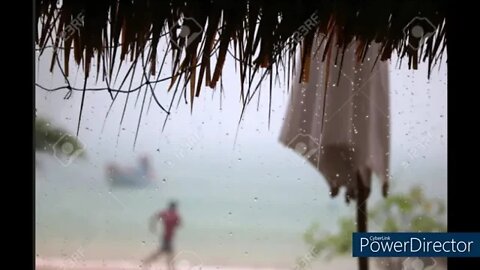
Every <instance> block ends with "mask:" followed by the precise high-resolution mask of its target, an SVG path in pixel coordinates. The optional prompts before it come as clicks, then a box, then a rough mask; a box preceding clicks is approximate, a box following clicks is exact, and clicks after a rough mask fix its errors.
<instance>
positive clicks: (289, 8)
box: [36, 0, 447, 104]
mask: <svg viewBox="0 0 480 270" xmlns="http://www.w3.org/2000/svg"><path fill="white" fill-rule="evenodd" d="M446 9H447V7H446V1H445V0H439V1H433V0H424V1H418V0H363V1H357V0H348V1H347V0H336V1H335V0H315V1H313V0H311V1H308V0H296V1H278V0H259V1H251V0H250V1H249V0H231V1H229V0H223V1H221V0H164V1H162V0H83V1H82V0H63V4H62V5H61V6H60V7H58V6H57V0H37V1H36V22H37V25H38V33H37V37H36V43H37V47H38V50H40V52H43V50H44V49H45V48H47V47H49V46H50V47H51V46H53V48H55V49H54V54H53V58H52V65H51V69H52V70H53V67H54V65H59V66H62V72H63V71H64V73H65V74H66V75H68V73H69V69H70V68H69V65H68V63H69V59H70V58H71V57H73V58H74V59H75V62H76V63H77V64H78V65H81V66H82V67H83V68H84V70H85V74H86V76H87V77H88V76H89V75H90V74H91V73H92V70H91V66H92V61H97V63H98V64H97V65H96V67H97V69H96V70H95V71H93V72H96V73H97V75H98V73H100V75H101V76H97V78H98V77H101V78H104V79H105V78H107V79H108V78H112V76H113V75H114V73H115V72H118V70H119V66H121V65H125V64H127V65H129V64H130V63H133V65H134V64H136V63H137V62H142V61H141V60H140V59H142V60H143V59H146V60H144V61H146V63H145V68H146V70H147V71H148V72H149V73H150V74H159V72H160V71H161V69H162V68H163V63H164V62H165V56H166V55H167V54H168V55H171V56H172V57H173V70H172V76H171V78H169V80H170V87H171V88H172V87H174V86H175V85H178V82H179V81H180V80H181V79H184V80H186V81H187V82H188V84H189V94H190V101H191V102H190V103H191V104H193V98H194V96H198V95H199V94H200V92H201V89H202V86H204V85H206V86H209V87H212V88H214V87H215V86H216V85H217V82H218V81H219V79H220V78H221V75H222V69H223V65H224V63H225V59H226V57H228V53H231V54H232V57H234V58H235V59H236V60H238V66H239V67H240V68H239V69H238V70H239V72H238V73H239V79H240V82H241V85H242V97H243V95H244V94H245V93H244V88H243V87H244V84H246V85H248V86H249V87H250V86H251V84H252V82H253V81H254V80H253V78H258V77H260V76H258V75H259V74H261V73H262V72H258V71H259V70H262V68H264V70H266V72H263V75H262V76H261V77H262V78H261V79H263V77H264V75H265V74H267V75H270V76H273V75H276V74H278V68H279V67H283V70H284V71H285V72H288V73H291V72H293V70H294V68H293V67H294V66H295V52H296V50H297V49H298V48H301V51H302V58H301V63H300V64H301V66H302V69H301V72H302V74H301V75H302V76H300V77H301V78H302V79H303V80H308V74H309V70H308V67H309V62H310V58H311V56H312V55H313V54H314V53H321V54H323V55H326V51H327V50H331V49H332V48H334V47H339V48H340V50H335V51H338V52H340V55H337V56H336V57H335V58H334V59H335V61H337V64H339V65H340V66H341V62H342V57H341V52H342V48H343V49H345V48H347V45H348V46H350V45H351V44H352V41H355V42H354V43H353V44H355V45H354V49H355V50H356V55H357V56H358V61H363V57H364V56H365V54H366V51H367V50H368V49H369V44H370V43H371V42H378V43H381V44H382V46H381V50H380V51H379V52H378V58H377V59H376V60H377V61H378V60H380V61H384V60H387V59H390V57H391V56H392V54H394V53H396V54H398V56H399V57H400V59H404V60H407V61H408V66H409V67H410V68H413V69H416V68H417V66H418V64H419V63H422V62H426V64H427V65H428V67H429V68H431V67H432V66H433V65H434V64H435V62H436V61H437V60H438V57H439V56H441V55H442V53H443V51H444V50H445V46H446V31H445V24H446V21H445V14H446ZM184 17H185V18H187V20H184V22H183V25H185V26H188V27H189V29H190V31H191V32H190V36H191V35H192V34H195V36H193V38H190V39H188V38H184V37H182V35H183V36H185V33H181V32H180V33H179V31H177V30H178V29H177V28H178V27H177V26H180V23H179V21H180V19H181V18H184ZM79 21H81V22H80V23H79ZM72 26H73V27H72ZM419 26H420V28H419ZM415 27H416V28H415ZM182 29H183V28H182ZM419 30H420V32H419ZM422 31H423V32H422ZM315 35H324V37H325V38H324V39H323V42H326V44H327V46H326V49H325V51H317V49H316V48H317V47H316V46H314V45H313V44H314V42H313V41H314V36H315ZM418 35H421V38H419V39H417V38H416V37H417V36H418ZM190 36H189V37H190ZM162 38H167V39H169V40H170V41H171V43H169V46H168V47H169V48H168V49H167V50H166V51H165V52H160V50H158V46H159V42H160V41H161V39H162ZM187 45H188V46H187ZM232 51H233V52H232ZM57 54H63V55H64V62H63V63H60V61H59V60H58V57H56V56H57ZM159 54H160V55H159ZM162 54H163V55H162ZM95 58H96V59H95ZM118 59H120V60H118ZM161 59H163V61H162V62H161V63H162V65H160V66H159V65H158V64H157V60H159V61H160V60H161ZM141 64H142V63H140V65H141ZM289 75H290V74H289ZM256 76H257V77H256ZM249 91H250V88H249V89H248V90H247V91H246V93H247V96H248V92H249Z"/></svg>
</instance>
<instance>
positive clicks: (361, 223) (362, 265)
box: [357, 173, 368, 270]
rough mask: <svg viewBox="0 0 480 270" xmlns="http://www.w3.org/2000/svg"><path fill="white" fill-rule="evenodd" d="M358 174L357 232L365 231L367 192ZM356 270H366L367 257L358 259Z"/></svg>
mask: <svg viewBox="0 0 480 270" xmlns="http://www.w3.org/2000/svg"><path fill="white" fill-rule="evenodd" d="M363 183H364V182H363V181H362V179H361V175H360V173H358V174H357V189H358V196H357V232H366V231H367V197H368V195H367V190H366V188H365V186H364V185H363ZM367 183H368V181H367ZM358 269H359V270H368V257H358Z"/></svg>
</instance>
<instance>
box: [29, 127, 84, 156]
mask: <svg viewBox="0 0 480 270" xmlns="http://www.w3.org/2000/svg"><path fill="white" fill-rule="evenodd" d="M65 146H69V147H70V148H69V149H67V150H68V151H67V152H66V151H65V149H63V148H65ZM83 147H84V146H83V144H82V143H81V142H80V141H79V140H78V139H77V138H76V137H75V136H74V135H71V134H70V133H69V132H67V131H65V130H63V129H62V128H59V127H55V126H52V125H51V124H50V123H49V121H47V120H46V119H44V118H40V117H36V118H35V151H37V152H46V153H50V154H59V155H68V153H72V152H76V151H78V150H82V149H83ZM77 153H79V156H80V157H84V156H85V152H84V151H78V152H77Z"/></svg>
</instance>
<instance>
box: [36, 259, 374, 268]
mask: <svg viewBox="0 0 480 270" xmlns="http://www.w3.org/2000/svg"><path fill="white" fill-rule="evenodd" d="M356 267H357V261H356V259H352V258H350V257H339V258H335V259H332V260H330V261H320V260H316V261H314V262H312V264H311V265H310V266H309V267H307V269H308V268H310V269H335V270H350V269H356ZM35 268H36V269H39V270H58V269H62V270H63V269H69V270H133V269H142V268H141V266H140V264H139V263H136V262H132V261H121V260H116V261H114V260H110V261H108V260H105V261H102V260H88V261H87V260H79V261H74V260H66V259H61V258H48V259H45V258H37V259H36V261H35ZM164 269H166V267H165V265H164V263H163V261H161V262H158V263H156V264H154V265H152V266H151V267H150V270H164ZM200 269H202V270H219V269H223V270H287V269H290V268H287V267H285V268H279V267H275V268H271V267H248V266H223V265H191V264H189V263H188V262H182V261H181V262H179V263H177V265H176V270H200ZM370 269H372V270H379V269H378V267H377V266H376V264H375V263H374V262H371V263H370Z"/></svg>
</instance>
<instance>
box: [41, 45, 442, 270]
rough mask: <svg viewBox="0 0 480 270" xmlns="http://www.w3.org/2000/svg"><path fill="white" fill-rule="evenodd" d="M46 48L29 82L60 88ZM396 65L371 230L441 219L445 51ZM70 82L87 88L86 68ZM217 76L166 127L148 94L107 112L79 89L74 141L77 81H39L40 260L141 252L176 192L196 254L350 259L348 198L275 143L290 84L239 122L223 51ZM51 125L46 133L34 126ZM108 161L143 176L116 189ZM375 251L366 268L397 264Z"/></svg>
mask: <svg viewBox="0 0 480 270" xmlns="http://www.w3.org/2000/svg"><path fill="white" fill-rule="evenodd" d="M45 53H46V54H48V53H49V52H45ZM50 53H51V52H50ZM50 59H51V58H50V57H49V56H48V55H47V56H46V57H42V60H41V61H38V62H37V63H36V70H37V72H36V82H37V83H38V84H40V85H42V86H44V87H47V88H55V87H57V86H60V85H64V81H63V77H62V76H61V75H59V73H58V72H57V73H56V74H57V75H58V76H57V75H55V76H52V75H51V73H50V72H49V66H50ZM395 63H397V59H392V60H391V65H390V93H391V95H390V97H391V112H390V115H391V137H390V138H391V153H390V158H391V160H390V168H391V169H390V170H391V172H392V180H391V189H390V190H391V196H390V198H389V199H387V200H384V199H382V198H381V196H380V194H381V192H379V185H378V182H377V181H375V180H376V179H374V181H373V183H374V184H373V190H372V193H371V196H370V199H369V207H370V209H371V210H372V213H371V216H372V217H371V218H370V221H369V230H370V231H383V230H387V231H402V230H403V231H439V230H440V231H441V230H445V228H446V209H445V207H444V206H445V204H446V202H447V166H446V165H447V134H446V125H447V115H446V112H447V107H446V106H447V69H446V63H445V59H444V60H443V62H442V63H440V64H439V66H436V67H435V70H433V71H432V75H431V78H430V79H429V80H427V70H426V68H427V67H426V65H420V67H419V70H415V71H414V70H408V68H407V67H404V66H402V67H398V66H396V65H395ZM167 64H168V63H167ZM72 66H73V63H72ZM165 76H168V74H165ZM69 79H70V80H71V82H73V83H74V84H75V85H76V86H78V87H81V86H83V80H82V79H83V74H82V72H81V70H80V71H78V72H77V73H75V72H71V75H70V77H69ZM90 81H91V82H89V84H90V86H92V87H93V86H94V85H95V84H94V83H95V80H94V79H91V80H90ZM222 83H223V91H220V89H216V90H211V89H204V90H202V91H205V92H203V94H202V95H200V97H199V98H197V99H196V100H195V104H194V106H193V111H192V112H190V106H189V105H186V104H184V102H183V101H181V102H180V104H179V105H178V106H177V101H175V102H174V105H173V109H172V113H171V114H170V115H169V116H168V121H167V122H166V125H165V128H164V130H163V131H162V126H163V124H164V120H165V117H166V114H165V113H164V112H163V111H162V110H161V109H160V108H159V107H158V106H157V105H156V104H155V102H151V105H149V97H150V95H147V96H145V93H144V91H139V92H136V93H132V94H130V95H128V96H127V95H126V94H120V95H119V96H118V98H117V100H116V101H115V103H114V104H113V105H112V107H111V111H110V112H109V113H108V116H107V111H108V110H109V107H110V103H111V98H110V95H109V94H108V93H107V92H106V91H97V92H95V91H93V92H87V93H86V95H85V101H84V109H83V113H82V119H81V125H80V129H79V135H78V138H75V133H76V130H77V125H78V116H79V108H80V104H81V101H82V92H77V91H73V92H72V93H71V95H67V94H68V93H67V91H66V90H59V91H46V90H43V89H40V88H38V87H37V88H36V115H37V133H40V135H38V134H37V150H38V151H37V155H36V165H37V166H36V183H35V188H36V191H35V192H36V199H35V200H36V204H35V210H36V211H35V213H36V243H35V245H36V253H37V254H36V256H37V261H44V262H49V261H54V260H57V261H63V262H64V264H65V262H68V263H80V262H86V261H94V260H105V261H127V262H132V264H135V263H138V262H139V260H140V259H142V258H143V257H145V256H146V255H147V254H148V253H150V252H151V251H152V250H154V249H156V248H157V246H158V236H156V235H153V234H151V233H150V232H149V231H148V223H147V222H148V219H149V217H150V216H151V215H152V214H153V213H154V212H155V211H157V210H159V209H161V208H164V207H166V205H167V203H168V201H169V200H171V199H175V200H177V201H178V203H179V205H178V207H179V212H180V214H181V216H182V218H183V226H182V227H181V228H180V230H179V231H178V234H177V239H176V240H177V241H176V243H175V248H176V250H177V251H179V252H183V254H184V255H182V256H185V260H188V261H189V262H190V263H191V264H192V265H204V266H205V265H208V266H224V267H243V268H267V267H269V268H278V269H294V268H304V267H313V268H315V269H318V267H319V266H322V265H325V266H327V265H328V266H335V267H336V269H350V268H352V269H354V267H356V260H355V259H354V258H351V252H350V251H349V248H350V247H349V241H350V237H351V234H350V232H349V230H352V229H353V228H354V219H355V205H354V204H353V205H346V204H345V201H344V198H343V196H342V195H341V196H338V197H336V198H333V199H332V198H330V196H329V194H328V191H329V188H328V186H327V183H326V181H325V180H324V179H323V178H322V176H321V175H320V174H319V173H318V172H317V171H316V170H315V169H314V168H313V167H311V166H310V165H309V164H307V163H306V162H304V160H303V159H302V158H301V157H300V156H299V155H297V154H295V153H294V152H293V151H292V150H290V149H287V148H285V147H284V146H282V145H281V144H280V143H279V142H278V137H279V131H280V128H281V125H282V121H283V118H284V114H285V112H286V109H287V105H288V98H289V94H288V89H287V87H286V85H285V84H281V85H279V84H275V86H274V89H273V95H272V110H271V118H270V119H271V120H270V125H269V118H268V117H269V108H268V99H269V95H268V87H265V90H266V91H263V92H261V93H260V95H259V97H258V98H259V99H260V100H261V101H262V102H259V103H258V104H259V105H258V106H257V102H256V101H255V102H252V104H251V105H249V106H248V107H247V109H246V111H245V114H244V117H243V119H242V121H241V122H240V123H239V119H240V113H241V103H240V94H239V93H240V85H239V82H238V78H237V76H236V75H235V68H234V62H233V61H232V59H227V63H226V67H225V69H224V74H223V82H222ZM267 86H268V84H267ZM167 87H168V85H167V84H166V83H165V84H162V83H160V84H158V85H157V89H156V91H157V93H158V94H157V95H158V97H159V100H160V101H161V102H164V105H168V103H169V102H170V99H171V96H172V93H167ZM66 95H67V96H66ZM145 97H146V100H147V101H146V102H145V106H144V107H143V108H142V100H143V99H144V98H145ZM127 99H128V102H127V103H126V101H127ZM253 103H255V104H253ZM125 104H126V105H125ZM124 106H126V110H125V114H123V111H124ZM147 106H148V107H147ZM122 118H123V120H122ZM39 121H40V122H39ZM137 128H138V135H137V140H136V143H135V137H136V133H137ZM49 129H51V130H53V131H52V132H51V133H50V134H53V135H51V136H50V137H48V136H42V132H38V130H43V132H44V131H45V130H49ZM55 130H56V131H55ZM55 132H56V133H55ZM55 134H56V135H55ZM64 134H70V135H67V136H65V135H64ZM46 137H48V138H46ZM40 142H47V143H44V144H40ZM61 151H70V152H72V153H74V155H70V156H68V157H64V156H62V155H61V154H59V153H60V152H61ZM141 157H146V158H147V159H148V162H149V164H150V168H151V170H149V174H148V176H146V174H145V175H144V174H142V172H140V171H138V170H136V168H139V167H141V165H140V158H141ZM112 164H114V166H116V168H121V169H124V170H128V169H127V168H130V170H129V172H131V173H132V174H135V173H138V176H139V177H138V178H142V177H147V178H148V179H149V180H148V181H146V182H145V183H142V184H141V185H133V186H128V185H127V186H117V185H115V184H114V183H113V182H112V181H113V180H112V179H111V178H109V177H108V173H107V168H108V166H111V165H112ZM386 202H388V203H386ZM379 262H380V263H378V264H376V266H375V267H379V268H382V265H383V268H386V269H396V268H394V266H393V263H389V262H387V263H385V262H382V261H379ZM382 263H383V264H382ZM46 264H48V263H46ZM372 264H373V263H372ZM385 265H386V266H385ZM63 267H65V265H63ZM397 267H398V266H397ZM400 269H401V268H400Z"/></svg>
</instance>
